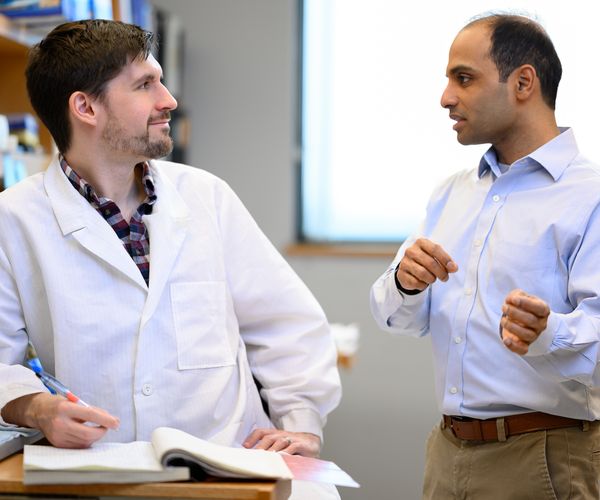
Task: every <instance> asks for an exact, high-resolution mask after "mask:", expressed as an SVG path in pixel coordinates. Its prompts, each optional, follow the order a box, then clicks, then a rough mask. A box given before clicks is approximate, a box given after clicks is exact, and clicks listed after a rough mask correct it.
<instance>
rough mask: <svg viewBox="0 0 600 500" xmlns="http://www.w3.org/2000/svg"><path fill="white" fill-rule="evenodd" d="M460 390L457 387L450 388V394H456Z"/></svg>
mask: <svg viewBox="0 0 600 500" xmlns="http://www.w3.org/2000/svg"><path fill="white" fill-rule="evenodd" d="M457 392H458V389H457V388H456V387H450V394H456V393H457Z"/></svg>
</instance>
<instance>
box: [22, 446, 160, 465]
mask: <svg viewBox="0 0 600 500" xmlns="http://www.w3.org/2000/svg"><path fill="white" fill-rule="evenodd" d="M23 468H24V469H25V470H70V471H77V470H87V471H94V470H123V471H138V470H142V471H162V470H163V467H162V465H161V464H160V462H159V461H158V459H157V458H156V455H155V454H154V449H153V447H152V443H149V442H147V441H134V442H133V443H96V444H94V445H93V446H92V447H91V448H86V449H83V450H74V449H66V448H54V447H53V446H37V445H27V446H25V450H24V453H23Z"/></svg>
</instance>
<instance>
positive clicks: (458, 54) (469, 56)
mask: <svg viewBox="0 0 600 500" xmlns="http://www.w3.org/2000/svg"><path fill="white" fill-rule="evenodd" d="M490 44H491V40H490V30H489V28H488V27H487V26H485V25H484V24H475V25H473V26H469V27H467V28H465V29H463V30H461V31H460V32H459V33H458V35H456V38H455V39H454V42H452V46H451V47H450V54H449V59H448V71H449V72H451V71H454V68H458V67H477V66H480V65H481V64H485V62H486V61H487V62H490V63H492V60H491V58H490ZM492 64H493V63H492Z"/></svg>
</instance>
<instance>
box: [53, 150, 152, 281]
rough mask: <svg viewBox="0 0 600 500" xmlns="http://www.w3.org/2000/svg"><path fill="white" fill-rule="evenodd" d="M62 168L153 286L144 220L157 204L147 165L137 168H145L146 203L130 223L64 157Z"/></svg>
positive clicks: (143, 170) (148, 241)
mask: <svg viewBox="0 0 600 500" xmlns="http://www.w3.org/2000/svg"><path fill="white" fill-rule="evenodd" d="M60 166H61V168H62V169H63V172H64V173H65V175H66V176H67V178H68V179H69V181H70V182H71V184H72V185H73V187H74V188H75V189H76V190H77V191H78V192H79V194H81V196H83V197H84V198H85V199H86V200H87V201H88V202H89V203H90V205H92V207H94V208H95V209H96V210H97V211H98V213H99V214H100V215H101V216H102V217H103V218H104V220H106V222H108V223H109V224H110V227H112V228H113V229H114V231H115V233H117V236H118V237H119V239H120V240H121V242H122V243H123V246H124V247H125V250H127V253H128V254H129V255H130V256H131V258H132V259H133V262H135V264H136V265H137V267H138V269H139V270H140V272H141V273H142V276H143V277H144V280H145V281H146V284H148V283H149V282H150V238H149V235H148V230H147V229H146V226H145V224H144V222H143V220H142V216H143V215H147V214H151V213H152V207H153V205H154V203H155V202H156V193H155V191H154V180H153V179H152V174H151V173H150V167H149V165H148V163H147V162H143V163H140V164H139V165H136V168H137V167H138V166H139V167H141V168H142V184H143V186H144V190H145V191H146V199H145V200H144V201H143V202H142V204H141V205H140V206H139V207H138V208H137V210H136V211H135V213H134V214H133V216H132V217H131V220H130V221H129V223H127V221H126V220H125V219H124V218H123V215H122V214H121V210H120V209H119V207H118V206H117V204H116V203H115V202H114V201H112V200H111V199H109V198H105V197H104V196H98V195H97V194H96V191H94V188H93V187H92V186H91V185H90V184H89V183H87V182H86V181H85V180H84V179H83V178H81V177H80V176H79V175H78V174H77V172H75V170H73V169H72V168H71V167H70V166H69V164H68V163H67V162H66V160H65V159H64V157H62V156H61V157H60Z"/></svg>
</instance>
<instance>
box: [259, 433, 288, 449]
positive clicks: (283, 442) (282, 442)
mask: <svg viewBox="0 0 600 500" xmlns="http://www.w3.org/2000/svg"><path fill="white" fill-rule="evenodd" d="M292 443H293V441H292V439H291V438H289V437H286V436H280V437H278V438H277V439H275V441H273V443H272V444H271V446H270V447H269V448H265V449H267V450H268V451H283V450H286V448H288V447H289V446H290V445H291V444H292ZM286 451H287V450H286Z"/></svg>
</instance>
